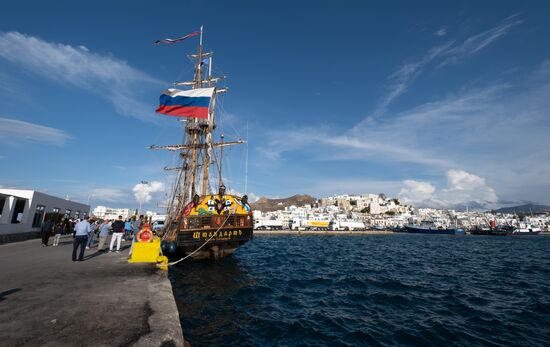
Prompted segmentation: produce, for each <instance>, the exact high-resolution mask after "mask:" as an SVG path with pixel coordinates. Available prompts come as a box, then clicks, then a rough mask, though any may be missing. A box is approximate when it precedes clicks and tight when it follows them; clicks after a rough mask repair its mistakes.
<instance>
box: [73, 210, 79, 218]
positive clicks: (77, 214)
mask: <svg viewBox="0 0 550 347" xmlns="http://www.w3.org/2000/svg"><path fill="white" fill-rule="evenodd" d="M79 217H80V211H76V212H75V213H74V218H75V219H78V218H79Z"/></svg>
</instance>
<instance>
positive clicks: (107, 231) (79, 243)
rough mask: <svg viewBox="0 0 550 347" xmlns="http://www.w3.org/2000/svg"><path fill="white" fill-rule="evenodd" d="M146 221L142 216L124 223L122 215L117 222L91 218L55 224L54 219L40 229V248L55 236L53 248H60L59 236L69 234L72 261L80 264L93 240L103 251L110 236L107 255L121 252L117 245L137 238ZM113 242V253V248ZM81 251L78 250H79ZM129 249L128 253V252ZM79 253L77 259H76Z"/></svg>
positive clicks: (69, 219)
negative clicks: (71, 242) (70, 235)
mask: <svg viewBox="0 0 550 347" xmlns="http://www.w3.org/2000/svg"><path fill="white" fill-rule="evenodd" d="M144 222H145V219H144V216H143V215H140V216H139V218H137V217H136V216H134V217H133V218H131V219H130V218H129V219H126V220H123V219H122V216H118V219H103V220H99V219H94V218H88V217H84V218H82V219H72V218H63V219H61V220H59V221H58V222H55V221H54V220H51V219H49V220H46V221H44V224H43V225H42V228H41V234H42V247H47V246H48V242H49V238H50V237H51V236H52V235H54V241H53V244H52V245H53V246H58V245H59V240H60V239H61V235H64V234H72V235H73V253H72V260H73V261H82V260H83V258H84V250H85V249H90V248H91V247H94V242H95V237H96V236H97V238H98V245H97V251H98V252H105V251H106V250H105V248H104V247H105V243H106V241H107V238H108V237H109V235H111V242H110V244H109V252H113V251H114V252H117V253H119V252H120V244H121V242H122V239H124V240H127V241H129V240H132V245H133V242H134V241H135V240H136V237H137V235H138V233H139V231H140V230H141V228H142V226H143V224H144ZM115 243H116V250H115V248H114V246H115ZM79 249H80V251H79ZM131 251H132V250H131V249H130V253H131ZM77 253H78V257H77Z"/></svg>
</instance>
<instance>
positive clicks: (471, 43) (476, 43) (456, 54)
mask: <svg viewBox="0 0 550 347" xmlns="http://www.w3.org/2000/svg"><path fill="white" fill-rule="evenodd" d="M521 23H523V20H521V19H520V18H519V15H518V14H515V15H512V16H510V17H508V18H506V19H505V20H503V21H502V23H500V24H499V25H497V26H496V27H493V28H491V29H489V30H486V31H484V32H482V33H479V34H477V35H473V36H470V37H468V38H467V39H466V40H464V41H463V42H462V43H460V44H456V45H453V46H452V47H450V48H449V49H448V50H446V51H445V52H443V54H442V56H443V57H444V58H445V59H444V60H443V61H442V62H441V63H440V64H439V65H438V67H442V66H444V65H447V64H449V63H453V62H456V61H459V60H460V59H464V58H466V57H468V56H471V55H473V54H475V53H477V52H479V51H480V50H482V49H483V48H485V47H487V46H489V45H490V44H491V43H493V42H494V41H496V40H497V39H498V38H500V37H501V36H504V35H505V34H506V33H508V31H510V29H512V28H513V27H515V26H517V25H519V24H521Z"/></svg>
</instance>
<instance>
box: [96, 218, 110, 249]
mask: <svg viewBox="0 0 550 347" xmlns="http://www.w3.org/2000/svg"><path fill="white" fill-rule="evenodd" d="M110 228H111V227H110V226H109V220H108V219H105V220H104V221H103V223H101V225H100V226H99V245H98V246H97V251H98V252H104V251H105V250H104V249H103V245H105V241H106V240H107V237H109V229H110Z"/></svg>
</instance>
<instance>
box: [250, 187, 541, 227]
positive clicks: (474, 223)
mask: <svg viewBox="0 0 550 347" xmlns="http://www.w3.org/2000/svg"><path fill="white" fill-rule="evenodd" d="M278 205H279V206H280V209H276V210H275V211H262V210H260V209H256V210H254V220H255V228H256V229H258V230H282V229H291V230H298V231H300V230H304V231H306V230H336V231H344V230H350V231H353V230H393V231H400V230H402V229H403V228H404V227H405V226H406V225H419V224H422V223H423V222H425V221H430V222H432V223H433V224H434V225H435V226H436V227H440V228H452V227H456V228H462V229H465V230H473V229H475V228H484V227H490V226H491V224H493V225H513V226H517V227H519V228H521V227H524V228H536V229H540V230H541V231H547V230H548V229H549V226H550V216H549V215H548V214H530V215H518V214H514V213H504V214H502V213H492V212H482V211H456V210H441V209H434V208H414V207H412V206H410V205H406V204H404V203H403V202H402V201H401V200H400V199H399V198H389V197H386V196H385V195H384V194H364V195H348V194H345V195H334V196H330V197H326V198H321V199H318V200H316V201H315V202H312V203H310V204H304V205H302V206H296V205H290V206H284V204H283V203H282V202H279V203H278Z"/></svg>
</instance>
